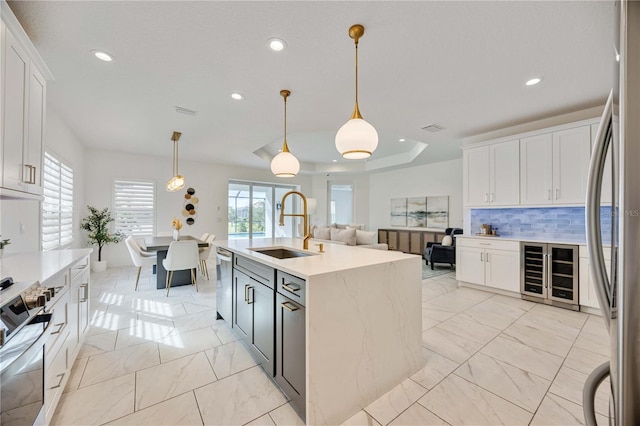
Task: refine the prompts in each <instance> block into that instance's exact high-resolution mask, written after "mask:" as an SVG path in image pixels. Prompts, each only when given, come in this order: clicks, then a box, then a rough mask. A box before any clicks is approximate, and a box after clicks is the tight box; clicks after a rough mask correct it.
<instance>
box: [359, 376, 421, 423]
mask: <svg viewBox="0 0 640 426" xmlns="http://www.w3.org/2000/svg"><path fill="white" fill-rule="evenodd" d="M426 393H427V389H425V388H423V387H422V386H420V385H419V384H417V383H416V382H414V381H413V380H411V379H406V380H404V381H403V382H402V383H400V384H399V385H397V386H395V387H394V388H393V389H391V391H389V392H387V394H386V395H384V396H382V397H381V398H378V399H377V400H376V401H374V402H373V403H371V404H369V405H368V406H367V407H365V411H366V412H367V413H369V414H371V415H372V416H373V418H374V419H376V421H377V422H378V423H380V424H383V425H386V424H388V423H389V422H391V420H393V419H394V418H396V417H397V416H398V415H399V414H400V413H402V412H403V411H404V410H406V409H407V408H409V407H410V406H411V404H413V403H415V402H416V401H417V400H418V399H420V398H421V397H422V396H423V395H424V394H426Z"/></svg>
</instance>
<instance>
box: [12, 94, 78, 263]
mask: <svg viewBox="0 0 640 426" xmlns="http://www.w3.org/2000/svg"><path fill="white" fill-rule="evenodd" d="M44 145H45V146H44V149H45V151H48V152H50V153H52V154H54V155H55V156H56V157H58V158H59V159H60V160H62V161H63V162H64V163H65V164H68V165H69V166H71V167H72V168H73V175H74V176H73V177H74V179H73V186H74V191H73V192H74V195H73V196H74V200H73V204H74V206H73V207H74V215H73V247H82V246H83V245H84V237H83V236H82V234H81V231H80V218H81V214H82V209H84V200H83V193H84V146H83V145H82V143H81V142H80V140H79V139H78V138H77V137H76V136H75V135H74V134H73V133H72V132H71V130H70V129H69V127H68V126H67V125H66V123H64V122H63V121H62V119H61V118H60V117H59V116H58V114H57V113H56V112H55V111H54V110H53V108H51V106H49V105H47V120H46V127H45V139H44ZM0 208H1V210H0V234H1V235H2V238H11V245H9V246H7V247H6V249H5V251H6V253H24V252H33V251H40V216H41V203H40V202H39V201H33V200H1V201H0Z"/></svg>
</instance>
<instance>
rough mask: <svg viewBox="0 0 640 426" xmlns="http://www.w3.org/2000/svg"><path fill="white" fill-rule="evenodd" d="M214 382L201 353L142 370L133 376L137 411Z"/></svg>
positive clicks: (209, 368) (214, 378)
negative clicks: (134, 378)
mask: <svg viewBox="0 0 640 426" xmlns="http://www.w3.org/2000/svg"><path fill="white" fill-rule="evenodd" d="M216 380H217V379H216V376H215V374H213V370H212V369H211V365H210V364H209V361H208V360H207V357H206V356H205V354H204V352H200V353H197V354H195V355H189V356H186V357H183V358H179V359H176V360H174V361H170V362H166V363H163V364H160V365H156V366H154V367H149V368H145V369H144V370H140V371H138V372H137V373H136V410H140V409H142V408H146V407H149V406H151V405H154V404H157V403H159V402H162V401H164V400H166V399H169V398H172V397H174V396H177V395H180V394H183V393H185V392H188V391H191V390H193V389H196V388H199V387H201V386H204V385H208V384H209V383H212V382H215V381H216Z"/></svg>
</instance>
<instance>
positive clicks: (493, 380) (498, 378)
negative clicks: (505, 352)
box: [455, 353, 551, 413]
mask: <svg viewBox="0 0 640 426" xmlns="http://www.w3.org/2000/svg"><path fill="white" fill-rule="evenodd" d="M455 374H457V375H458V376H460V377H462V378H463V379H466V380H467V381H469V382H471V383H473V384H476V385H478V386H480V387H481V388H483V389H486V390H488V391H489V392H492V393H494V394H496V395H498V396H500V397H502V398H504V399H506V400H507V401H509V402H512V403H514V404H516V405H517V406H519V407H521V408H524V409H525V410H527V411H529V412H531V413H534V412H535V411H536V408H538V405H540V402H541V401H542V398H544V395H545V393H546V392H547V390H548V389H549V385H551V381H549V380H546V379H543V378H542V377H538V376H536V375H535V374H531V373H529V372H527V371H525V370H522V369H520V368H517V367H514V366H512V365H509V364H507V363H505V362H502V361H499V360H497V359H494V358H491V357H489V356H486V355H483V354H481V353H478V354H475V355H474V356H473V357H472V358H471V359H470V360H469V361H467V362H465V363H464V364H462V365H461V366H460V368H458V369H457V370H456V372H455Z"/></svg>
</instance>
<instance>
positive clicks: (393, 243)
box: [388, 231, 398, 250]
mask: <svg viewBox="0 0 640 426" xmlns="http://www.w3.org/2000/svg"><path fill="white" fill-rule="evenodd" d="M388 244H389V250H398V232H396V231H389V243H388Z"/></svg>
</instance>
